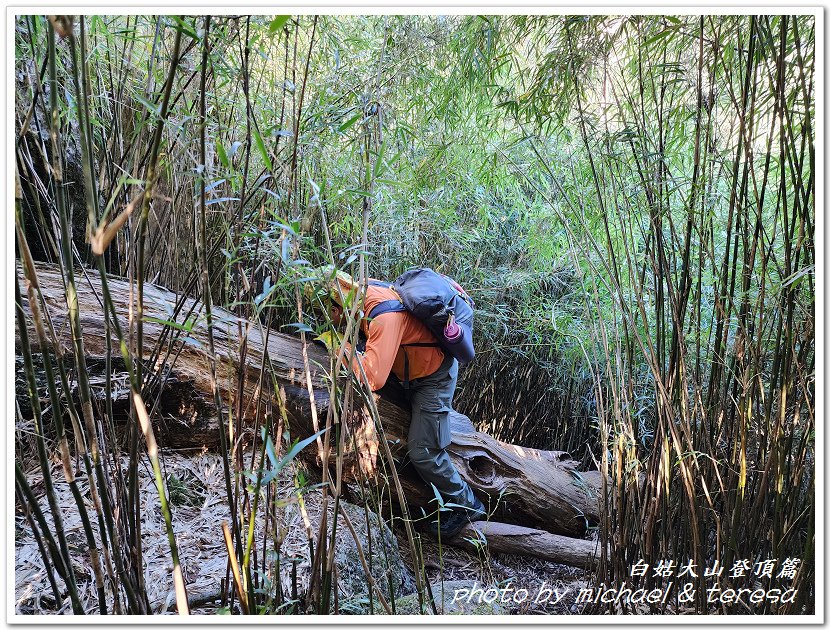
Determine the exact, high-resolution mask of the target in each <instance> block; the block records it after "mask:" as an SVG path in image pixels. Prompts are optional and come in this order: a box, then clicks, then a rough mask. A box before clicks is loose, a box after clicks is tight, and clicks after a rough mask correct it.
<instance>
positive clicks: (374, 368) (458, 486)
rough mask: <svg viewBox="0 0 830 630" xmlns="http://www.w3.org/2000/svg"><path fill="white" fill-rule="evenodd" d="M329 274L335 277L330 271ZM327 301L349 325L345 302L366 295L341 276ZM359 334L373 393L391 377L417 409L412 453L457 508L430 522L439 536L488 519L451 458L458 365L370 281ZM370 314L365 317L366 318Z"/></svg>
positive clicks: (335, 319) (389, 292) (336, 318)
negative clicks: (363, 347)
mask: <svg viewBox="0 0 830 630" xmlns="http://www.w3.org/2000/svg"><path fill="white" fill-rule="evenodd" d="M330 273H331V272H330ZM327 289H328V290H327V294H326V298H325V301H326V302H327V304H326V306H327V309H328V311H329V316H330V317H331V320H332V323H333V324H334V325H335V326H336V327H340V326H343V325H344V324H345V319H346V316H347V312H346V309H345V308H344V306H343V304H344V302H345V303H347V304H348V303H353V302H350V300H348V298H347V296H349V295H351V296H352V299H359V297H360V295H361V294H362V291H361V289H360V287H359V286H358V283H357V282H355V281H354V280H353V279H352V278H351V276H349V275H348V274H346V273H345V272H342V271H337V272H336V279H333V280H330V281H328V283H327ZM362 297H363V310H362V313H361V312H360V311H358V312H359V313H360V332H361V333H362V335H363V336H364V337H365V339H366V347H365V350H364V352H363V353H362V363H363V369H364V372H365V374H366V378H367V380H368V382H369V387H370V388H371V389H372V391H373V392H377V391H378V390H380V389H381V388H382V387H383V386H384V385H385V384H386V382H387V380H388V379H395V380H396V381H398V383H400V385H401V386H402V387H403V390H404V392H405V395H406V398H407V400H408V401H409V403H410V405H411V416H412V421H411V424H410V426H409V434H408V436H407V455H408V456H409V461H410V462H411V463H412V465H413V466H414V468H415V470H416V471H417V472H418V474H419V475H420V476H421V479H423V480H424V481H425V482H426V483H427V484H432V485H433V486H435V488H437V489H438V491H439V492H440V493H441V497H442V499H443V500H444V502H445V503H452V504H455V505H457V506H459V507H458V508H454V509H453V510H452V511H449V512H448V511H442V512H441V513H440V517H439V519H437V520H433V521H431V522H430V523H429V526H428V530H429V531H430V533H432V534H433V535H438V533H439V527H438V523H439V522H440V534H441V536H442V537H452V536H454V535H455V534H456V533H458V531H459V530H460V529H461V528H462V527H463V526H464V525H465V524H466V523H468V522H470V521H474V520H479V519H481V518H484V517H486V509H485V507H484V505H483V504H482V502H481V501H480V500H479V499H478V498H477V497H476V496H475V495H474V494H473V491H472V489H471V488H470V486H469V484H468V483H467V482H465V481H464V480H463V479H462V478H461V475H459V474H458V471H457V470H456V468H455V466H454V465H453V463H452V460H451V459H450V456H449V454H448V453H447V450H446V449H447V447H448V446H449V444H450V440H451V432H450V415H449V414H450V411H452V399H453V395H454V394H455V386H456V382H457V380H458V361H456V359H455V358H454V357H452V356H451V355H450V354H448V353H445V352H444V351H443V350H442V349H441V347H440V346H439V344H438V342H437V340H436V339H435V336H434V335H433V334H432V333H431V332H430V331H429V329H428V328H427V327H426V326H425V325H424V324H423V323H422V322H421V321H420V320H418V319H417V318H416V317H415V316H414V315H412V314H411V313H409V312H408V311H406V310H387V309H389V308H390V306H391V307H392V308H394V303H396V302H397V303H400V297H399V296H398V294H397V293H396V292H395V290H394V289H392V288H391V287H389V286H388V285H386V284H385V283H382V282H379V281H376V280H369V284H368V286H367V287H366V290H365V294H363V296H362ZM364 314H365V316H364Z"/></svg>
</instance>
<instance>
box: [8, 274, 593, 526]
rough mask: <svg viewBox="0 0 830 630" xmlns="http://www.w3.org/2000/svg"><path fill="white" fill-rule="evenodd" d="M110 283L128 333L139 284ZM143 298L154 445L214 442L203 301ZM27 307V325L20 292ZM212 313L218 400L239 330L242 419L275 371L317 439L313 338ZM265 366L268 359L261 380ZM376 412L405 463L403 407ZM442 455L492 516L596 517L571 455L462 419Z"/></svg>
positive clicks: (230, 388) (62, 337)
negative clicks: (153, 392)
mask: <svg viewBox="0 0 830 630" xmlns="http://www.w3.org/2000/svg"><path fill="white" fill-rule="evenodd" d="M17 273H18V275H19V277H20V278H21V283H22V284H21V286H25V284H24V283H25V280H24V279H23V274H22V270H21V269H20V266H19V265H18V271H17ZM37 274H38V280H39V284H40V287H41V291H42V294H43V297H44V300H45V302H46V305H47V308H48V312H49V316H50V317H51V320H52V325H53V326H54V329H55V331H56V333H57V335H58V344H59V345H60V346H61V348H62V351H63V352H65V353H71V351H72V342H71V337H70V330H69V326H68V325H67V324H68V323H67V315H66V299H65V294H64V286H63V280H62V277H61V274H60V270H59V268H58V267H57V266H55V265H50V264H46V263H37ZM76 280H77V290H78V291H77V294H78V308H79V314H80V319H81V326H82V329H83V338H84V352H85V354H86V355H87V357H88V358H90V359H92V360H94V359H96V358H97V359H100V358H102V357H104V356H105V353H106V343H105V341H106V340H105V334H106V333H105V330H106V329H105V325H104V310H103V306H102V298H101V295H102V292H101V284H100V278H99V276H98V274H97V272H94V271H90V270H83V271H81V270H78V271H77V272H76ZM108 284H109V289H110V294H111V296H112V298H113V300H114V303H115V309H116V312H117V313H119V316H120V318H121V326H122V329H123V330H124V331H125V332H126V331H127V330H129V324H130V322H129V321H128V314H130V313H133V314H134V313H135V309H134V308H132V309H131V308H130V303H129V301H130V296H131V295H133V296H134V293H135V288H134V287H133V290H132V291H131V287H130V283H129V282H127V281H126V280H124V279H120V278H115V277H110V278H109V279H108ZM144 301H145V321H144V348H145V356H144V362H145V365H146V366H147V372H151V373H154V374H156V375H159V374H161V375H163V378H162V379H161V382H160V383H159V389H160V391H162V392H163V395H161V396H160V397H159V398H158V400H159V405H158V406H157V407H156V408H155V413H154V417H153V421H154V424H155V426H156V431H157V439H158V442H159V444H160V445H161V446H162V447H171V448H184V447H188V446H191V447H192V446H208V447H212V446H215V445H216V443H217V442H218V421H217V417H216V411H215V408H214V405H213V398H212V394H211V392H212V384H211V380H210V357H209V356H208V352H207V347H208V345H207V335H206V325H205V322H204V316H203V314H202V309H201V303H199V302H196V301H194V300H193V299H191V298H183V297H181V296H177V295H176V294H174V293H172V292H171V291H168V290H166V289H163V288H161V287H158V286H155V285H152V284H145V285H144ZM177 301H180V302H182V303H183V308H181V309H180V311H178V314H177V316H176V320H175V321H176V322H177V325H178V326H179V327H180V329H171V327H169V326H167V325H166V324H165V322H167V321H170V320H172V319H173V315H174V306H175V304H176V303H177ZM24 308H25V309H26V310H27V318H28V319H27V321H30V320H31V312H30V311H29V310H28V302H27V301H26V299H25V296H24ZM213 315H214V343H215V355H216V360H217V386H218V388H219V391H220V395H221V398H222V401H223V403H224V404H225V405H228V406H229V407H230V406H231V405H234V403H235V402H236V401H237V396H238V395H239V393H238V391H237V387H236V383H237V370H238V368H239V365H240V357H239V348H240V338H241V335H246V336H247V344H246V348H247V349H246V354H245V358H244V365H243V368H244V369H243V374H244V378H245V381H244V387H243V388H242V392H241V396H242V409H243V413H242V418H243V421H248V422H252V420H253V418H254V417H255V416H256V414H257V412H258V411H263V410H264V409H265V407H266V406H267V405H268V404H272V403H275V399H276V396H275V392H274V391H273V390H272V387H271V382H272V381H271V376H272V375H273V377H274V378H275V380H276V382H277V383H278V385H279V388H280V392H281V394H282V396H283V398H284V401H285V407H286V411H287V414H288V418H289V422H290V431H291V434H292V437H294V438H297V437H304V436H308V435H311V434H313V433H314V432H315V429H314V426H313V423H312V397H311V396H310V395H309V390H308V380H307V376H306V369H305V366H306V363H307V365H308V368H309V370H308V372H310V382H311V393H312V395H313V405H314V410H315V411H316V415H317V417H318V418H319V419H320V422H323V421H324V419H325V417H326V410H327V407H328V403H329V401H328V389H327V374H326V371H327V367H328V366H329V363H330V361H329V357H328V355H327V354H326V353H325V352H324V351H323V350H321V349H320V348H318V347H317V346H315V345H313V344H310V345H306V346H305V347H304V346H303V344H302V342H301V341H300V339H298V338H296V337H292V336H289V335H285V334H280V333H277V332H275V331H273V330H267V329H265V328H263V327H262V326H261V325H260V324H259V323H258V322H251V321H247V320H241V319H239V318H237V317H235V316H234V315H233V314H232V313H230V312H228V311H226V310H224V309H221V308H214V309H213ZM132 324H133V326H134V324H135V322H132ZM30 325H31V324H30ZM171 333H174V334H171ZM29 338H30V339H32V340H34V339H36V336H35V335H34V333H33V332H32V334H30V335H29ZM17 341H18V343H19V338H18V340H17ZM112 341H113V345H112V347H113V348H117V347H118V345H117V340H116V339H114V338H113V340H112ZM304 355H305V357H306V359H304ZM266 359H267V361H266ZM263 365H267V370H266V371H265V375H264V377H263V370H262V366H263ZM274 408H276V407H274ZM378 410H379V412H380V415H381V419H382V424H383V427H384V431H385V435H386V438H387V440H388V441H389V444H390V447H391V450H392V452H393V456H394V457H395V458H396V459H397V460H400V461H403V460H404V459H405V458H404V454H405V452H406V435H407V432H408V426H409V414H408V411H407V410H405V409H404V408H402V407H401V406H398V405H396V404H394V403H393V402H392V401H390V400H389V399H388V398H387V397H383V396H382V397H381V399H380V401H379V403H378ZM243 423H244V422H243ZM448 450H449V453H450V456H451V458H452V460H453V463H454V464H455V466H456V467H457V468H458V470H459V472H460V474H461V476H462V477H463V478H464V479H465V480H466V481H467V482H468V483H470V485H471V486H472V487H473V489H474V490H475V491H476V494H478V495H479V496H480V497H481V498H482V499H483V500H485V501H486V502H487V503H488V504H489V506H490V509H491V510H493V509H494V508H495V512H494V515H493V518H496V519H498V520H500V521H505V522H507V523H517V524H522V525H525V526H527V525H529V526H532V527H534V528H536V529H543V530H547V531H549V532H552V533H555V534H564V535H568V536H581V535H584V533H585V531H586V528H587V526H588V525H589V524H590V523H592V522H596V521H598V519H599V502H598V495H599V488H600V480H599V476H598V474H596V473H593V474H591V473H577V472H576V471H575V470H574V466H573V463H572V462H569V461H568V458H567V454H563V453H557V452H553V451H539V450H535V449H527V448H523V447H521V446H517V445H513V444H507V443H504V442H501V441H499V440H496V439H494V438H493V437H491V436H489V435H487V434H484V433H481V432H478V431H476V430H475V429H474V427H473V424H472V422H471V421H470V420H469V418H467V417H466V416H463V415H461V414H454V415H453V417H452V443H451V444H450V446H449V448H448ZM403 481H404V490H405V492H406V493H407V500H408V501H409V503H410V505H413V506H415V507H416V508H417V507H418V506H422V507H425V508H428V509H430V510H432V509H434V504H431V503H430V500H431V499H432V496H433V495H432V493H431V492H430V491H429V490H427V489H425V488H424V485H423V484H422V483H421V482H420V479H418V478H417V476H415V475H413V474H410V475H404V479H403ZM488 499H489V501H487V500H488Z"/></svg>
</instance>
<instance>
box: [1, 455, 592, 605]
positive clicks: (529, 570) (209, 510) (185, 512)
mask: <svg viewBox="0 0 830 630" xmlns="http://www.w3.org/2000/svg"><path fill="white" fill-rule="evenodd" d="M126 462H127V459H126V457H125V458H122V461H121V465H122V466H124V467H125V466H126ZM163 462H164V464H163V465H164V474H165V476H166V477H167V483H168V488H169V492H170V499H171V503H172V504H173V509H174V513H173V522H174V531H175V533H176V537H177V541H178V545H179V554H180V558H181V563H182V568H183V572H184V576H185V581H186V585H187V589H188V595H189V599H190V600H191V601H192V600H194V599H200V600H202V601H201V602H200V605H199V607H198V608H196V609H194V610H192V612H193V613H194V614H215V613H217V612H219V608H220V606H221V604H220V602H219V600H218V593H219V590H220V580H221V579H225V577H226V572H227V551H226V549H225V543H224V540H223V537H222V530H221V523H222V521H223V520H226V521H227V520H229V513H228V508H227V500H226V499H225V482H224V476H223V471H222V460H221V457H220V456H219V455H218V454H215V453H210V452H203V453H196V454H192V453H190V454H183V453H175V452H167V453H165V455H164V458H163ZM23 463H24V466H25V468H26V469H27V470H30V471H31V472H29V473H28V475H27V476H28V478H29V482H30V484H31V485H32V488H33V490H34V491H35V493H36V495H37V496H38V499H39V502H40V504H41V507H42V508H44V512H45V513H47V514H48V505H47V502H46V497H45V489H44V485H43V479H42V476H41V475H40V473H39V470H38V471H37V472H36V471H35V470H36V464H35V461H34V460H31V461H29V462H26V461H24V462H23ZM283 478H284V479H286V482H285V483H284V484H282V485H281V487H280V489H279V495H280V498H281V499H283V500H284V502H285V509H284V512H283V518H284V523H285V526H286V530H285V531H286V537H285V540H284V543H283V547H282V550H283V554H284V556H285V557H298V558H302V560H301V561H300V562H299V564H298V566H297V574H298V583H299V585H300V588H299V591H300V592H302V591H303V588H304V587H307V585H308V568H309V562H308V557H307V556H308V542H307V537H306V529H305V524H304V523H305V519H304V516H303V514H302V511H301V509H300V506H299V504H298V502H297V501H296V499H295V498H294V497H295V496H296V491H295V489H294V488H293V486H292V485H291V478H292V475H285V476H284V477H283ZM53 479H54V480H55V489H56V492H57V496H58V501H59V503H60V505H61V506H62V507H63V510H62V513H63V519H64V529H65V531H66V535H67V541H68V544H69V547H70V550H71V552H73V553H74V557H73V564H74V567H75V572H76V578H77V581H78V586H79V594H80V597H81V600H82V602H83V605H84V608H85V609H86V610H87V611H88V612H89V613H93V614H95V613H97V612H98V601H97V593H96V589H95V583H94V579H93V574H92V570H91V566H90V563H89V559H88V557H87V555H86V552H85V549H86V540H85V537H84V534H83V528H82V523H81V520H80V517H79V516H78V511H77V509H76V507H75V504H74V500H73V498H72V494H71V492H70V490H69V487H68V486H67V484H66V483H64V482H63V481H62V475H61V473H60V464H59V462H57V461H54V462H53ZM78 482H79V485H80V487H81V491H82V492H84V490H85V488H86V484H87V478H86V476H85V475H82V474H80V471H79V473H78ZM140 494H141V504H142V505H143V506H144V509H143V514H142V516H143V518H142V523H141V528H142V536H141V539H142V544H143V549H142V552H143V555H144V567H145V569H144V579H145V583H146V588H147V593H148V599H149V601H150V604H151V609H152V611H153V612H154V613H156V614H173V612H174V611H175V596H174V592H173V583H172V579H171V571H172V563H171V560H170V550H169V546H168V542H167V534H166V531H165V528H164V520H163V518H162V514H161V510H160V508H159V504H158V497H157V495H156V488H155V485H154V482H153V477H152V471H151V469H150V466H149V464H148V463H147V462H146V461H145V462H143V463H142V465H141V468H140ZM304 508H305V510H306V514H307V516H308V522H310V523H311V526H312V528H315V526H316V523H319V520H320V519H319V516H320V509H321V495H320V492H319V490H312V491H309V492H307V493H305V494H304ZM88 509H89V510H90V514H91V515H93V514H94V512H93V511H92V506H91V505H88ZM93 528H94V529H96V530H97V527H96V526H95V519H94V518H93ZM344 529H345V528H344ZM315 533H316V532H315ZM394 534H395V536H396V538H397V541H398V545H399V548H400V556H401V559H402V561H403V563H404V564H406V565H407V567H408V569H409V570H410V571H411V570H412V565H411V554H410V552H409V548H408V542H407V538H406V535H405V532H404V531H403V530H402V529H401V531H395V532H394ZM263 535H265V531H264V524H263V523H262V522H260V521H259V520H258V521H257V522H256V523H255V540H258V541H261V540H262V539H263ZM422 541H423V557H424V559H425V564H426V569H427V576H428V578H429V580H430V582H431V583H433V584H435V583H440V581H441V579H442V577H443V580H444V581H445V582H453V583H454V584H456V585H457V584H459V582H458V581H465V582H474V583H477V584H478V585H479V587H480V588H483V589H486V588H491V587H493V588H500V589H502V591H501V593H502V595H501V596H500V599H501V601H502V602H503V603H500V604H498V603H497V606H500V608H498V607H497V612H500V613H503V614H574V613H576V612H579V611H578V610H577V609H576V607H577V606H581V605H577V604H575V603H574V600H575V595H576V593H577V592H578V591H579V588H580V587H581V586H582V585H584V584H585V580H586V578H587V576H586V575H585V571H584V570H582V569H575V568H572V567H567V566H564V565H559V564H555V563H552V562H546V561H542V560H538V559H530V558H522V557H518V556H512V555H505V554H487V556H486V557H485V558H479V557H478V556H477V555H476V554H472V553H469V552H467V551H464V550H461V549H458V548H454V547H450V546H447V545H444V546H443V547H442V548H441V549H439V546H438V544H437V542H435V541H432V540H429V539H427V538H425V537H422ZM14 560H15V591H14V592H15V611H16V612H17V613H18V614H34V615H37V614H68V613H70V612H71V608H70V605H69V601H68V598H67V599H66V600H65V601H64V602H63V603H62V604H61V606H60V607H59V608H57V609H56V606H55V602H54V600H53V596H52V590H51V588H50V587H49V582H48V579H47V576H46V573H45V570H44V565H43V560H42V559H41V556H40V553H39V552H38V547H37V544H36V541H35V539H34V537H33V536H32V534H31V531H30V528H29V525H28V522H27V521H26V518H25V516H24V515H23V513H22V511H21V510H20V506H19V505H17V506H16V510H15V559H14ZM354 569H355V570H356V571H358V572H360V571H362V569H361V567H360V566H357V567H354ZM290 571H291V565H290V563H288V562H285V563H284V564H283V566H282V568H281V578H282V583H283V584H284V585H288V584H290V583H291V582H290V580H291V576H290ZM511 585H512V587H513V588H514V589H518V588H522V587H523V588H526V589H528V590H529V591H530V592H531V596H530V597H529V598H528V599H527V600H526V601H524V602H519V603H517V602H515V601H513V599H514V598H513V597H512V595H511V594H510V593H509V592H508V593H507V594H506V595H505V594H504V590H503V589H504V588H505V587H507V586H511ZM467 586H470V585H469V584H467ZM543 587H544V588H548V589H556V588H559V589H560V590H563V591H564V589H565V588H568V587H569V588H568V594H567V595H566V596H565V597H563V598H561V599H559V601H556V602H554V601H553V600H554V598H553V597H551V598H549V599H548V600H544V599H543V600H541V601H540V603H534V602H533V601H532V600H533V599H534V596H535V595H536V592H537V591H538V590H539V589H540V588H543ZM340 588H341V591H340V593H339V594H340V598H341V600H343V601H346V600H348V598H349V597H350V596H351V595H353V594H352V593H349V592H348V585H345V586H342V585H341V587H340ZM213 594H216V595H217V596H216V597H211V596H212V595H213ZM436 597H440V595H437V594H436ZM205 600H206V601H205Z"/></svg>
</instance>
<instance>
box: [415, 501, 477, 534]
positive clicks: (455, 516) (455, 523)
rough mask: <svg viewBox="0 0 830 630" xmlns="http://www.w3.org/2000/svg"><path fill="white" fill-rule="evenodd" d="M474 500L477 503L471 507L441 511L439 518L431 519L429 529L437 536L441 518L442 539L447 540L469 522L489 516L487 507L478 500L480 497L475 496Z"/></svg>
mask: <svg viewBox="0 0 830 630" xmlns="http://www.w3.org/2000/svg"><path fill="white" fill-rule="evenodd" d="M473 500H474V501H475V503H474V504H473V505H472V506H471V507H458V508H455V509H453V510H450V511H444V512H441V514H440V518H439V519H436V520H434V521H430V523H429V525H428V526H427V531H428V532H429V533H430V534H431V535H432V536H434V537H436V538H437V537H438V534H439V527H438V521H439V520H440V521H441V527H440V534H441V539H442V540H445V539H448V538H452V537H454V536H455V535H456V534H457V533H458V532H460V531H461V529H462V528H463V527H464V526H465V525H467V524H468V523H472V522H473V521H480V520H482V519H485V518H487V508H485V507H484V504H483V503H482V502H481V501H479V500H478V497H473Z"/></svg>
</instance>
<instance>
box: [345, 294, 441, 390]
mask: <svg viewBox="0 0 830 630" xmlns="http://www.w3.org/2000/svg"><path fill="white" fill-rule="evenodd" d="M396 299H399V298H398V294H397V293H396V292H395V291H393V290H392V289H387V288H385V287H378V286H373V285H371V284H370V285H369V286H368V287H367V288H366V297H365V300H364V307H363V312H364V313H366V314H367V315H368V314H369V313H371V312H372V309H373V308H374V307H375V306H377V305H378V304H380V303H381V302H385V301H386V300H396ZM369 324H370V322H369V320H368V319H367V318H364V319H363V320H362V321H361V323H360V326H361V330H362V331H363V334H364V335H366V339H367V340H366V352H365V354H364V355H363V369H364V370H365V372H366V377H367V378H368V379H369V385H370V386H371V388H372V391H377V390H379V389H380V388H381V387H383V386H384V384H385V383H386V380H387V379H388V378H389V372H390V371H391V372H393V373H394V374H395V376H397V377H398V379H400V380H401V381H403V380H404V379H405V378H406V374H405V373H404V366H405V357H406V359H408V360H409V380H412V379H416V378H422V377H424V376H429V375H430V374H433V373H434V372H435V371H436V370H437V369H438V368H439V367H441V363H442V362H443V361H444V352H443V351H442V350H441V348H440V347H437V343H438V342H437V341H436V339H435V336H434V335H433V334H432V333H431V332H430V331H429V329H428V328H427V327H426V326H425V325H424V324H423V323H421V322H420V321H419V320H418V319H417V318H416V317H415V316H414V315H412V314H411V313H409V312H407V311H401V312H391V313H383V314H382V315H379V316H378V317H376V318H374V319H373V320H372V321H371V325H369ZM412 343H434V344H436V346H407V345H406V344H412Z"/></svg>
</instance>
